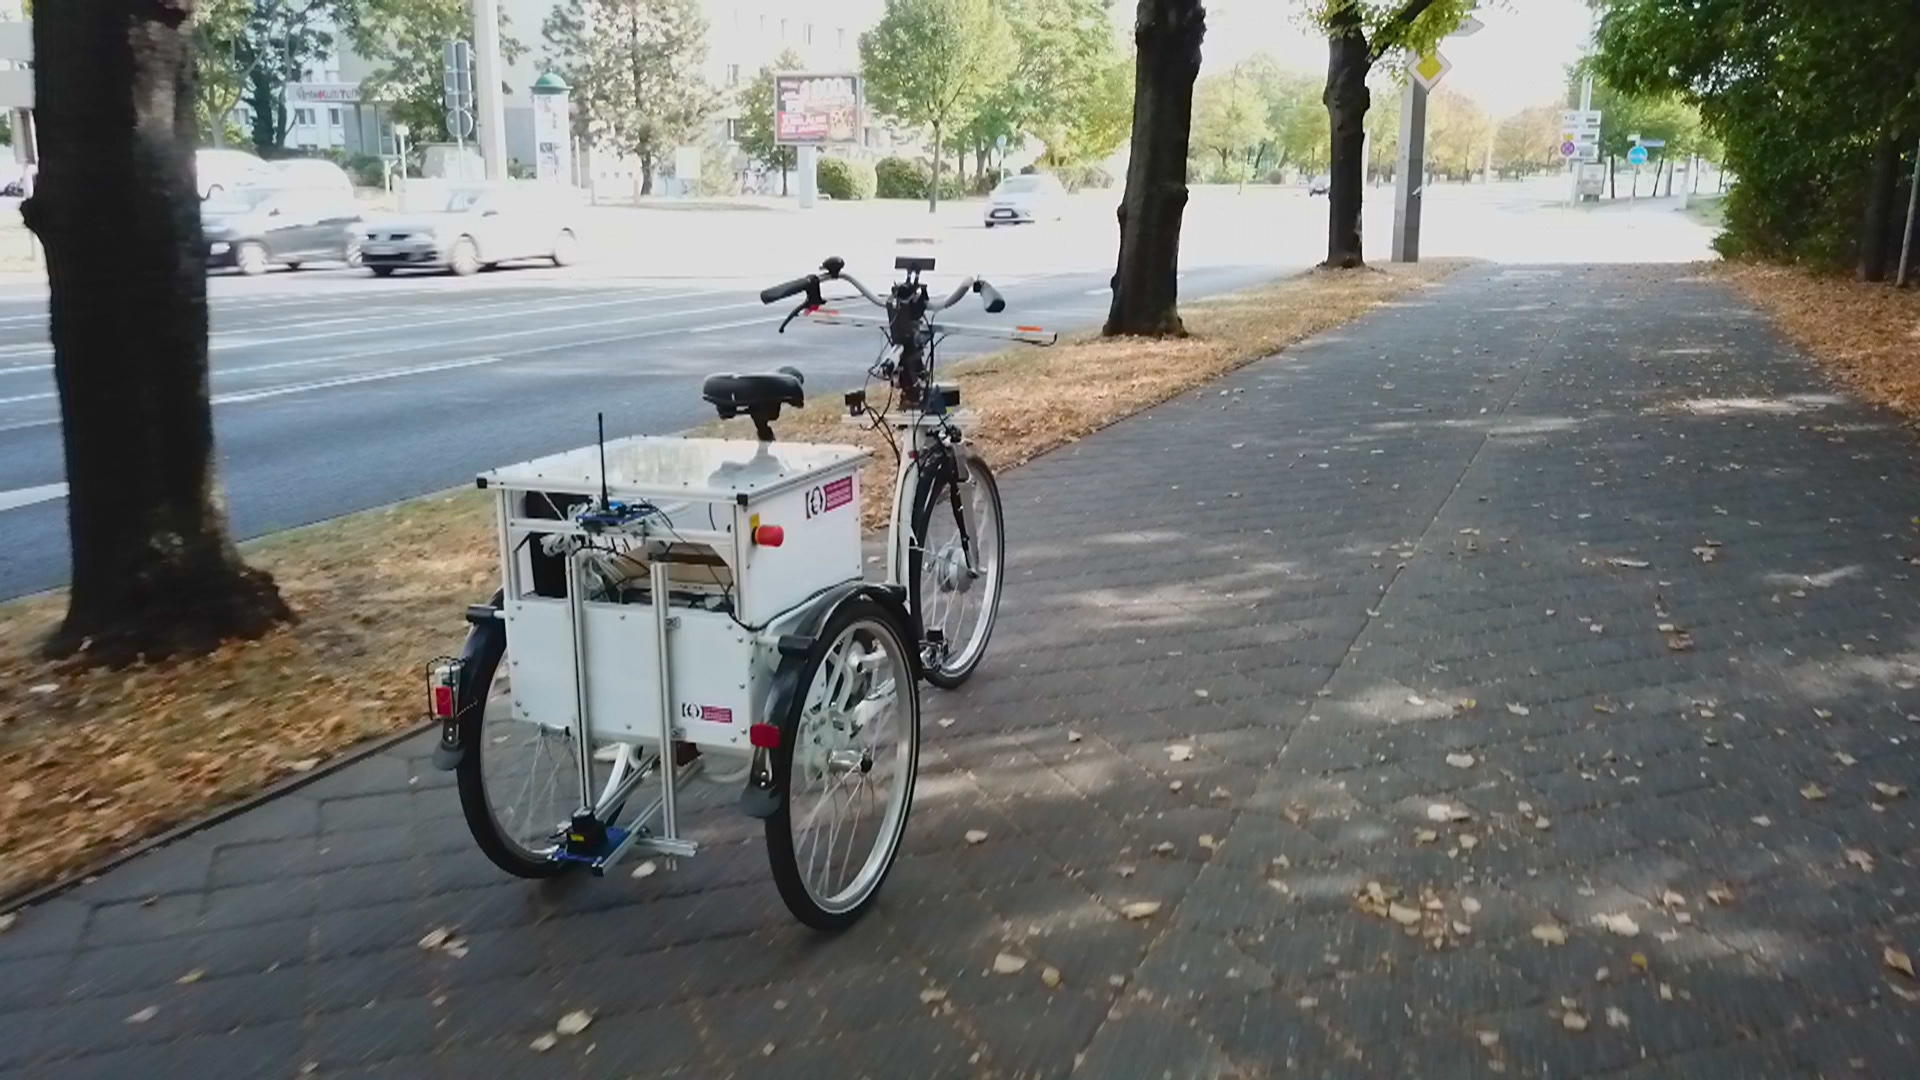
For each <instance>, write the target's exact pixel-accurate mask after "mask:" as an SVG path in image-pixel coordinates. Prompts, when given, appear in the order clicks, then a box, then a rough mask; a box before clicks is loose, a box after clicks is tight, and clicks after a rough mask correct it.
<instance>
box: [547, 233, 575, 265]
mask: <svg viewBox="0 0 1920 1080" xmlns="http://www.w3.org/2000/svg"><path fill="white" fill-rule="evenodd" d="M548 258H550V259H552V260H553V265H555V266H572V265H573V264H574V263H577V262H579V261H580V241H579V240H578V239H576V238H575V237H574V235H573V230H572V229H561V230H560V235H559V236H556V237H554V238H553V254H552V255H549V256H548Z"/></svg>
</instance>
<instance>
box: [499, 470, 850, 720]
mask: <svg viewBox="0 0 1920 1080" xmlns="http://www.w3.org/2000/svg"><path fill="white" fill-rule="evenodd" d="M605 454H606V494H607V496H608V497H609V498H610V499H611V500H612V501H614V502H618V503H625V504H628V505H630V506H632V505H636V504H645V505H647V506H650V507H652V508H654V512H653V513H650V514H647V515H644V516H643V517H641V518H639V519H638V521H639V522H640V523H641V525H642V526H643V529H642V531H643V532H644V540H645V542H644V543H635V544H634V545H633V547H632V552H633V554H632V556H631V562H632V568H633V574H632V577H631V579H630V580H631V581H632V583H633V586H634V591H633V592H632V593H630V594H629V593H626V592H622V593H621V594H620V597H619V598H615V597H612V596H609V595H605V594H604V593H596V592H594V591H589V590H585V589H583V590H582V595H583V596H585V597H586V600H585V602H584V603H583V612H582V617H583V625H584V630H585V632H584V634H583V635H582V636H583V639H584V640H583V641H582V643H581V644H582V646H583V648H582V652H583V654H584V657H585V665H584V670H585V674H586V677H587V679H586V682H587V685H586V695H585V696H586V704H587V709H588V713H589V715H590V716H591V717H592V721H593V728H594V733H595V735H596V737H597V738H598V739H615V740H635V739H638V740H655V739H657V736H658V732H659V731H660V719H661V718H660V707H661V703H660V695H659V691H658V686H657V664H658V656H659V653H658V651H657V650H658V633H657V630H656V628H655V621H654V612H653V610H652V604H653V603H654V598H653V597H652V596H651V590H650V589H649V588H646V586H647V582H648V574H647V572H646V569H645V568H646V567H647V566H648V565H650V563H651V560H652V559H654V558H659V559H660V560H661V561H662V562H665V563H667V564H668V565H667V572H668V576H669V578H670V586H669V590H670V592H671V593H672V597H671V603H670V605H669V607H670V609H671V614H672V615H673V616H674V617H673V619H672V620H671V621H670V624H669V625H670V629H669V630H668V634H667V655H668V657H669V666H670V674H671V678H670V679H669V684H668V685H669V691H670V695H671V699H672V704H671V709H672V716H671V722H672V724H673V726H674V728H675V737H676V738H680V739H686V740H688V741H691V742H695V743H699V744H702V745H708V746H728V747H734V748H744V747H745V745H746V729H747V727H748V726H749V725H750V724H752V723H754V722H756V721H757V720H759V719H761V718H760V717H759V716H758V712H759V710H760V708H761V707H762V705H763V700H762V698H763V696H764V692H765V687H766V680H767V679H768V678H769V677H770V676H771V674H772V668H773V665H774V663H775V662H777V658H775V657H772V656H769V655H763V654H765V653H766V652H767V646H766V645H765V644H764V642H763V641H762V640H761V635H760V633H759V632H760V631H761V630H762V629H763V628H765V627H766V626H767V625H768V624H770V623H773V622H774V621H775V620H777V619H778V618H779V617H780V616H781V615H783V614H786V613H788V612H790V611H792V610H793V609H794V608H796V607H798V606H800V605H802V604H804V603H805V602H806V601H807V600H809V599H810V598H812V597H814V596H816V595H817V594H819V593H820V592H822V591H824V590H826V589H830V588H832V587H834V586H836V585H839V584H842V583H844V582H847V581H852V580H857V579H859V578H860V577H861V576H862V566H861V545H860V535H861V529H860V467H861V465H862V464H863V463H864V462H865V461H866V459H867V458H868V457H869V456H870V452H869V451H867V450H864V449H861V448H860V447H856V446H830V445H817V444H809V443H773V444H757V445H756V444H755V443H751V442H741V441H733V440H721V439H682V438H662V437H653V436H646V437H638V438H631V439H621V440H618V441H615V442H609V443H607V445H606V448H605ZM600 461H601V449H600V448H599V447H593V446H589V447H583V448H581V449H579V450H570V451H567V452H566V453H563V454H554V455H551V456H549V457H544V458H537V459H535V460H533V461H528V462H524V463H522V464H519V465H510V466H507V467H505V468H500V469H494V470H492V471H490V472H486V473H482V474H481V475H480V477H479V483H480V485H481V486H482V487H483V488H487V489H489V490H492V491H494V492H495V493H496V495H497V498H498V500H499V502H498V506H499V514H500V530H499V531H500V551H501V559H502V561H503V563H504V564H505V565H504V567H503V570H504V573H503V590H504V592H505V602H504V614H505V616H506V622H507V656H508V663H509V669H508V670H509V676H510V679H511V686H512V696H513V703H514V712H515V714H516V715H517V716H519V717H520V718H521V719H524V720H530V721H533V722H536V723H541V724H549V725H553V726H571V724H572V723H573V721H574V716H575V714H576V713H577V711H578V698H577V696H576V693H575V689H576V688H575V679H574V665H573V649H574V644H573V629H572V626H573V621H572V616H571V614H570V605H569V603H568V600H567V593H566V580H565V567H564V559H561V558H559V557H556V556H554V555H552V554H551V553H546V552H545V551H544V549H543V546H542V545H543V541H544V540H545V539H546V538H547V537H548V536H549V535H552V534H555V533H577V532H578V531H579V530H577V529H576V528H575V527H574V526H573V525H572V523H571V521H570V517H571V511H572V509H573V508H574V507H575V506H576V505H578V504H579V503H583V502H585V501H587V500H591V499H597V498H598V497H599V496H600V494H601V466H600ZM758 526H778V527H779V528H780V529H781V531H782V532H783V534H784V535H783V537H782V539H781V542H780V543H779V545H778V546H774V545H771V544H760V543H755V542H754V539H753V531H754V529H755V528H756V527H758ZM615 536H616V539H619V538H625V539H628V540H632V539H634V538H633V537H632V535H631V533H625V532H623V533H616V534H615ZM628 596H631V599H627V597H628Z"/></svg>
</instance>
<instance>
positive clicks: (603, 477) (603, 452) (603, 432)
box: [593, 413, 613, 510]
mask: <svg viewBox="0 0 1920 1080" xmlns="http://www.w3.org/2000/svg"><path fill="white" fill-rule="evenodd" d="M593 416H594V421H595V422H596V423H598V424H599V425H600V508H601V509H603V510H604V509H607V508H608V507H610V506H612V505H613V502H612V500H611V499H610V498H609V496H608V494H607V414H606V413H594V414H593Z"/></svg>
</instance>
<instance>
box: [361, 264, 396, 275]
mask: <svg viewBox="0 0 1920 1080" xmlns="http://www.w3.org/2000/svg"><path fill="white" fill-rule="evenodd" d="M367 269H369V270H371V271H373V276H374V277H392V276H393V267H391V266H369V267H367Z"/></svg>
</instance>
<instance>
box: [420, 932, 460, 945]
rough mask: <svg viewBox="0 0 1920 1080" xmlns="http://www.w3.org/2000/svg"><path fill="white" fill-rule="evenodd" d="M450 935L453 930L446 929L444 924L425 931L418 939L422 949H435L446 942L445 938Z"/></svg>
mask: <svg viewBox="0 0 1920 1080" xmlns="http://www.w3.org/2000/svg"><path fill="white" fill-rule="evenodd" d="M452 936H453V931H451V930H448V929H447V928H446V927H444V926H436V927H434V928H433V929H431V930H429V931H427V933H426V936H425V937H422V938H421V939H420V947H421V948H423V949H437V948H439V947H440V946H442V945H445V944H446V943H447V939H448V938H450V937H452Z"/></svg>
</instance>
